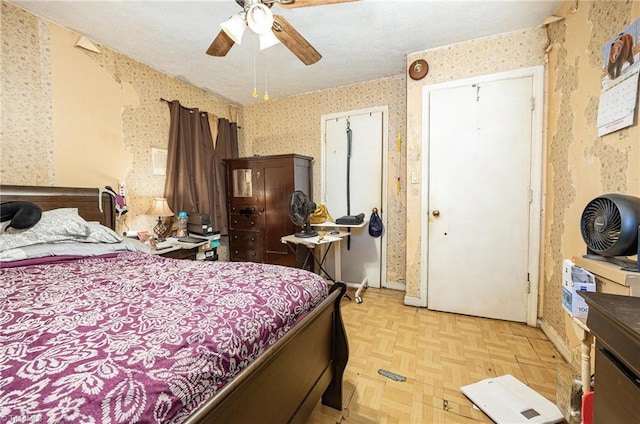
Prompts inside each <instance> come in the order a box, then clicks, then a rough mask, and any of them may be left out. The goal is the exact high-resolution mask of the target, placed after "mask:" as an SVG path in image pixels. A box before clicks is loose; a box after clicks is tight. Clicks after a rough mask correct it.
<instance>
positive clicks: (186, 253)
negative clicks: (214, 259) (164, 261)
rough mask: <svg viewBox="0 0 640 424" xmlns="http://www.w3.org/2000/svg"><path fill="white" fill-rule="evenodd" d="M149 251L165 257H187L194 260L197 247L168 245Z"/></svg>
mask: <svg viewBox="0 0 640 424" xmlns="http://www.w3.org/2000/svg"><path fill="white" fill-rule="evenodd" d="M151 253H152V254H153V255H160V256H163V257H165V258H173V259H189V260H192V261H195V260H196V255H197V254H198V247H181V246H175V248H174V247H169V248H167V249H163V250H154V251H152V252H151Z"/></svg>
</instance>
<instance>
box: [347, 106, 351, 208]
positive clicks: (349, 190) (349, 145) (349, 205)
mask: <svg viewBox="0 0 640 424" xmlns="http://www.w3.org/2000/svg"><path fill="white" fill-rule="evenodd" d="M347 215H351V123H350V122H349V119H347Z"/></svg>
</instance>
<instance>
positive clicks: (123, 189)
mask: <svg viewBox="0 0 640 424" xmlns="http://www.w3.org/2000/svg"><path fill="white" fill-rule="evenodd" d="M118 189H119V190H118V194H119V195H120V196H122V197H126V196H127V193H126V191H127V185H126V184H125V183H123V182H120V183H118Z"/></svg>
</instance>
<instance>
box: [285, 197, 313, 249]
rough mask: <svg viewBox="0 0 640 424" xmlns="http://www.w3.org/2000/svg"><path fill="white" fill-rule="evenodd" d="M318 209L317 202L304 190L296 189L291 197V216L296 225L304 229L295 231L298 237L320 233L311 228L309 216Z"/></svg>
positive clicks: (307, 236)
mask: <svg viewBox="0 0 640 424" xmlns="http://www.w3.org/2000/svg"><path fill="white" fill-rule="evenodd" d="M315 210H316V204H315V203H314V202H312V201H311V199H309V197H308V196H307V195H306V194H305V193H304V192H302V191H300V190H296V191H294V192H293V193H291V198H290V199H289V218H291V222H293V223H294V224H295V225H297V226H300V227H302V230H301V231H299V232H297V233H295V236H296V237H301V238H309V237H315V236H317V235H318V233H317V232H315V231H313V230H312V229H311V223H310V222H309V216H311V214H312V213H313V212H314V211H315Z"/></svg>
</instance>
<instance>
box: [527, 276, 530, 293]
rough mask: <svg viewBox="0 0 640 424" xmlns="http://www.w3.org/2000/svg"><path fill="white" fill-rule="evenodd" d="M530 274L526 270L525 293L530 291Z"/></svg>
mask: <svg viewBox="0 0 640 424" xmlns="http://www.w3.org/2000/svg"><path fill="white" fill-rule="evenodd" d="M530 275H531V274H529V273H528V272H527V294H530V293H531V280H530Z"/></svg>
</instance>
